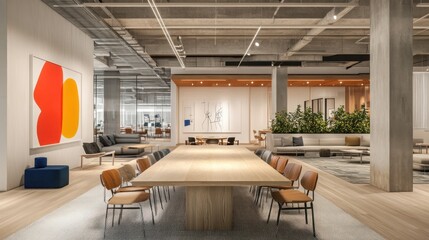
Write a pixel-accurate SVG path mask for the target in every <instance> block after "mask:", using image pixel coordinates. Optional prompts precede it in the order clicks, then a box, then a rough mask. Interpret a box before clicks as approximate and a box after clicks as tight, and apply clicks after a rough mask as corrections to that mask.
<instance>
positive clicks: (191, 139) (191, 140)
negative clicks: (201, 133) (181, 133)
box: [188, 137, 196, 144]
mask: <svg viewBox="0 0 429 240" xmlns="http://www.w3.org/2000/svg"><path fill="white" fill-rule="evenodd" d="M188 142H189V144H195V143H196V140H195V138H194V137H188Z"/></svg>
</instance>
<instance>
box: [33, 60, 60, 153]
mask: <svg viewBox="0 0 429 240" xmlns="http://www.w3.org/2000/svg"><path fill="white" fill-rule="evenodd" d="M62 88H63V70H62V68H61V66H58V65H56V64H54V63H51V62H45V64H44V65H43V68H42V71H41V72H40V75H39V79H38V80H37V84H36V87H35V88H34V101H35V102H36V104H37V106H39V108H40V111H41V112H40V115H39V118H38V120H37V138H38V140H39V145H40V146H44V145H49V144H55V143H59V142H60V139H61V130H62V126H61V125H62V93H63V91H62Z"/></svg>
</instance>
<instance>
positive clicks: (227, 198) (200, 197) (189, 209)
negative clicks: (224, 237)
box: [186, 187, 233, 230]
mask: <svg viewBox="0 0 429 240" xmlns="http://www.w3.org/2000/svg"><path fill="white" fill-rule="evenodd" d="M232 200H233V199H232V187H186V229H187V230H230V229H232V218H233V211H232V208H233V203H232V202H233V201H232Z"/></svg>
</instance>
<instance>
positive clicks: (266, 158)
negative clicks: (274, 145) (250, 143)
mask: <svg viewBox="0 0 429 240" xmlns="http://www.w3.org/2000/svg"><path fill="white" fill-rule="evenodd" d="M272 156H273V153H272V152H271V151H270V150H265V151H264V153H263V154H262V156H261V158H262V160H264V161H265V162H267V163H268V162H270V160H271V157H272Z"/></svg>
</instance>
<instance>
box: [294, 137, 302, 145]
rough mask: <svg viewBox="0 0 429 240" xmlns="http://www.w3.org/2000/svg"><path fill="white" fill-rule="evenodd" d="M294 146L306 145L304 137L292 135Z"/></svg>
mask: <svg viewBox="0 0 429 240" xmlns="http://www.w3.org/2000/svg"><path fill="white" fill-rule="evenodd" d="M292 143H293V146H304V141H303V140H302V137H292Z"/></svg>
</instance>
